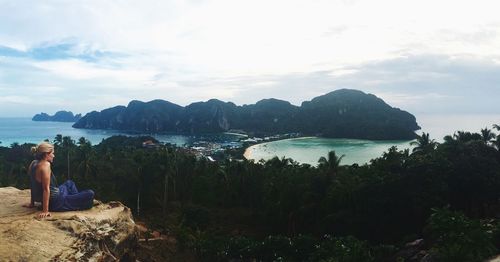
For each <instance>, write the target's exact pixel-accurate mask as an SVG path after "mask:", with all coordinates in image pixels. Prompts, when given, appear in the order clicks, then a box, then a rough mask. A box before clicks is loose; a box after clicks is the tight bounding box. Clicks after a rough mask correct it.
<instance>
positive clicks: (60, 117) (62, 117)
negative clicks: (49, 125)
mask: <svg viewBox="0 0 500 262" xmlns="http://www.w3.org/2000/svg"><path fill="white" fill-rule="evenodd" d="M80 118H82V114H76V115H73V112H71V111H57V112H56V113H55V114H54V115H53V116H51V115H48V114H46V113H43V112H42V113H40V114H36V115H35V116H33V118H32V119H31V120H33V121H53V122H76V121H78V120H80Z"/></svg>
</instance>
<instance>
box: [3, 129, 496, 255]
mask: <svg viewBox="0 0 500 262" xmlns="http://www.w3.org/2000/svg"><path fill="white" fill-rule="evenodd" d="M488 132H490V135H488V134H487V133H488ZM488 132H486V131H484V130H483V131H482V134H479V133H469V132H457V133H455V134H454V135H452V136H447V137H446V138H445V141H444V142H443V143H441V144H438V143H436V142H435V141H433V140H431V139H430V137H429V134H423V135H422V136H420V137H419V138H418V139H417V140H416V143H417V148H418V149H417V150H414V152H413V153H411V154H410V152H409V151H408V150H403V151H401V150H398V149H397V148H395V147H392V148H390V149H389V150H388V151H387V152H385V153H384V154H383V155H382V156H380V157H378V158H376V159H373V160H371V162H370V163H369V164H366V165H362V166H359V165H352V166H345V165H342V162H341V160H342V156H340V157H339V156H338V155H336V154H335V152H331V153H330V154H329V155H328V157H326V158H321V159H320V161H319V163H318V166H310V165H307V164H299V163H297V162H295V161H293V160H292V159H286V158H282V159H279V158H274V159H271V160H268V161H265V162H259V163H255V162H252V161H247V160H233V161H230V160H223V161H221V162H218V163H213V162H209V161H207V160H206V159H204V158H197V157H195V156H194V155H191V154H189V153H187V152H185V151H184V149H182V148H176V147H173V146H170V145H160V146H159V147H154V148H145V147H143V146H142V142H143V141H145V140H153V141H154V139H153V138H150V137H124V136H115V137H111V138H108V139H106V140H104V141H103V142H102V143H100V144H98V145H95V146H93V145H91V144H90V142H89V141H88V140H86V139H85V138H80V139H78V140H77V142H76V143H75V141H74V140H72V139H71V138H69V137H64V136H59V135H58V136H57V137H56V138H55V139H54V141H53V142H54V144H55V146H56V160H55V162H54V164H53V170H54V172H55V174H56V175H57V178H58V180H59V181H60V182H62V181H63V180H64V179H66V178H67V177H70V178H71V179H73V180H75V181H76V183H77V184H78V185H79V187H80V188H92V189H94V190H95V192H96V197H97V198H99V199H101V200H104V201H108V200H118V201H122V202H124V203H125V204H126V205H127V206H129V207H131V208H132V209H133V211H134V212H135V214H139V212H140V217H147V218H148V220H149V221H151V223H153V224H154V225H156V226H157V227H159V228H163V230H166V231H171V232H174V233H175V234H176V236H177V237H178V241H179V245H182V244H184V245H185V247H186V248H191V249H193V250H195V251H196V252H198V254H199V255H201V256H206V257H211V258H213V260H227V259H229V258H231V256H234V257H239V256H243V257H248V258H252V257H253V258H256V257H257V258H259V259H263V260H273V259H277V258H276V257H274V258H271V257H267V256H271V255H272V254H280V256H281V257H282V258H283V257H285V258H288V260H292V261H304V260H307V259H309V260H311V261H314V260H315V258H321V259H324V260H328V259H330V260H331V261H356V260H355V259H356V256H355V255H353V254H351V255H352V256H351V258H352V259H354V260H335V259H338V257H337V256H338V255H339V254H342V252H343V251H339V250H338V247H341V246H342V245H344V246H345V245H349V246H352V248H354V249H356V250H358V251H359V252H357V255H359V256H365V255H366V257H364V258H365V259H366V260H365V261H376V260H381V261H384V259H386V258H387V254H389V256H393V255H394V254H395V252H396V249H397V248H398V247H399V245H400V244H401V243H403V242H404V241H408V240H412V239H415V238H419V237H428V238H429V239H431V240H432V239H434V240H433V241H437V242H433V243H434V244H433V245H434V246H433V248H432V249H431V251H432V252H434V253H435V254H436V256H437V257H447V256H448V257H450V256H451V255H450V254H449V249H450V248H465V246H467V245H469V244H470V243H469V242H466V241H465V242H460V245H464V246H462V247H452V246H450V245H449V241H452V239H453V238H440V234H443V233H442V232H443V230H445V231H446V230H447V229H446V228H447V227H446V226H447V225H448V224H447V223H448V222H447V221H451V220H453V219H452V218H453V217H455V218H457V217H458V218H460V219H462V220H461V221H463V222H461V223H459V224H456V223H455V224H453V228H452V229H453V230H455V231H456V230H458V231H460V230H461V228H462V227H464V230H465V231H464V232H470V234H471V238H472V239H474V236H488V237H487V238H486V240H484V241H486V242H485V243H486V244H484V243H483V242H481V243H483V244H482V246H487V247H488V248H487V249H484V250H481V252H479V251H478V252H477V254H475V255H474V257H471V258H470V261H474V259H478V258H481V259H482V258H484V257H486V256H488V255H491V254H492V253H494V252H495V250H497V249H498V247H499V246H498V244H499V243H498V241H499V236H498V233H495V232H498V231H495V230H486V229H485V227H484V223H483V222H482V221H486V220H485V219H489V220H488V221H490V224H492V223H491V221H494V219H495V218H498V217H497V216H498V213H499V212H500V206H499V201H500V190H498V189H499V188H500V152H499V148H498V136H495V135H494V134H493V135H491V133H492V131H488ZM493 137H494V138H496V140H492V138H493ZM486 138H488V139H486ZM155 142H157V141H155ZM31 146H32V145H30V144H23V145H19V144H12V145H11V146H10V147H0V185H1V186H16V187H18V188H27V187H28V176H27V175H26V167H27V166H28V164H29V163H30V161H31V159H32V156H31V155H30V153H29V148H30V147H31ZM436 208H438V209H436ZM440 208H445V210H449V212H448V211H442V210H443V209H440ZM436 210H441V211H439V212H438V211H436ZM224 212H229V213H224ZM436 212H437V213H436ZM433 213H435V214H436V215H435V216H434V218H433V220H429V219H431V214H433ZM448 219H450V220H448ZM468 219H469V220H468ZM492 219H493V220H492ZM429 223H430V224H429ZM450 223H451V222H450ZM493 224H494V223H493ZM426 225H427V226H426ZM426 228H427V229H426ZM443 228H444V229H443ZM452 229H450V230H452ZM234 230H238V232H239V233H238V237H237V238H235V237H234V233H230V232H234ZM467 230H468V231H467ZM478 230H479V231H478ZM477 232H479V233H477ZM484 234H485V235H484ZM495 234H496V235H495ZM325 235H328V236H329V237H327V238H325ZM269 236H271V238H270V239H268V240H266V241H267V242H266V241H264V240H262V239H266V237H269ZM214 238H217V239H214ZM258 239H261V240H262V241H260V242H259V241H257V242H255V241H256V240H258ZM287 241H288V242H287ZM447 241H448V242H447ZM210 243H212V244H210ZM217 243H219V244H220V246H217V245H218V244H217ZM257 243H262V244H257ZM283 243H290V245H292V246H294V247H295V245H298V246H299V247H300V249H301V252H299V253H300V254H298V253H296V252H295V251H293V250H294V249H290V248H291V247H290V246H286V245H284V244H283ZM242 245H243V246H245V247H246V248H249V249H248V250H253V251H252V252H250V251H248V253H241V252H242V251H241V249H239V248H241V247H242ZM387 245H392V246H393V247H394V248H395V249H390V248H389V249H386V248H387V247H388V246H387ZM312 246H325V247H326V246H328V247H329V248H325V249H321V250H322V251H320V249H314V248H312V249H311V247H312ZM250 247H252V248H253V249H252V248H250ZM299 247H297V248H299ZM227 248H229V249H227ZM381 248H382V249H381ZM221 249H224V250H226V251H227V252H229V251H230V252H229V253H227V252H226V253H225V254H226V255H225V256H223V257H221V256H219V255H220V254H221V253H218V251H217V250H219V251H220V250H221ZM237 250H240V251H239V252H240V253H238V251H237ZM266 250H267V251H266ZM273 250H274V251H273ZM277 250H278V251H279V252H278V251H277ZM328 250H330V251H328ZM332 250H337V251H335V252H334V251H332ZM370 250H371V251H370ZM381 250H385V251H384V252H382V251H381ZM387 250H389V251H387ZM368 251H369V252H368ZM386 251H387V252H386ZM273 252H274V253H273ZM276 252H278V253H276ZM280 252H281V253H280ZM294 252H295V253H294ZM365 252H366V253H365ZM227 254H232V255H227ZM259 254H260V255H259ZM266 254H267V255H266ZM259 256H264V257H259ZM345 257H346V258H347V257H350V256H347V255H345ZM444 260H445V259H444Z"/></svg>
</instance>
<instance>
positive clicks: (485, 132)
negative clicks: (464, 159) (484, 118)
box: [481, 125, 495, 144]
mask: <svg viewBox="0 0 500 262" xmlns="http://www.w3.org/2000/svg"><path fill="white" fill-rule="evenodd" d="M493 126H495V125H493ZM481 138H482V140H483V142H484V143H485V144H488V143H489V142H490V141H491V140H492V139H493V138H495V133H493V132H491V129H488V128H487V127H485V128H484V129H481Z"/></svg>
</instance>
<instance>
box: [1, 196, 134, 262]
mask: <svg viewBox="0 0 500 262" xmlns="http://www.w3.org/2000/svg"><path fill="white" fill-rule="evenodd" d="M29 200H30V191H29V190H19V189H17V188H14V187H4V188H0V260H1V261H49V260H55V261H58V260H70V261H82V260H83V261H115V260H117V259H121V260H123V261H128V260H134V257H135V250H136V247H137V231H136V226H135V223H134V220H133V218H132V214H131V212H130V209H129V208H127V207H126V206H124V205H122V204H121V203H119V202H110V203H107V204H99V205H95V206H94V207H93V208H92V209H90V210H86V211H73V212H51V214H52V216H51V217H49V218H47V219H43V220H38V219H36V215H37V214H38V213H39V212H40V211H39V210H38V209H36V208H31V209H29V208H25V207H22V204H25V203H29Z"/></svg>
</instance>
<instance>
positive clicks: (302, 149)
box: [248, 137, 410, 165]
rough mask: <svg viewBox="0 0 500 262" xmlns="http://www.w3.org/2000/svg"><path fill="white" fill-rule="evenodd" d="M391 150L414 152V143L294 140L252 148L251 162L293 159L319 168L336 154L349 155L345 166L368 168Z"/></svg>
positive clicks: (316, 139)
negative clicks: (331, 152) (410, 150)
mask: <svg viewBox="0 0 500 262" xmlns="http://www.w3.org/2000/svg"><path fill="white" fill-rule="evenodd" d="M391 146H397V147H398V149H405V148H410V141H369V140H358V139H328V138H317V137H308V138H294V139H287V140H280V141H274V142H270V143H265V144H258V145H255V146H253V147H251V148H249V149H248V150H249V152H248V154H249V156H250V157H249V158H250V159H254V160H260V159H266V160H267V159H270V158H272V157H274V156H278V157H280V158H281V157H287V158H292V159H294V160H295V161H298V162H300V163H307V164H311V165H317V164H318V159H319V158H320V157H321V156H326V155H327V154H328V152H330V151H332V150H335V152H336V153H337V155H345V156H344V158H343V159H342V162H341V164H344V165H351V164H354V163H357V164H364V163H367V162H368V161H369V160H370V159H373V158H376V157H379V156H381V155H382V153H383V152H384V151H387V149H388V148H390V147H391Z"/></svg>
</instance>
